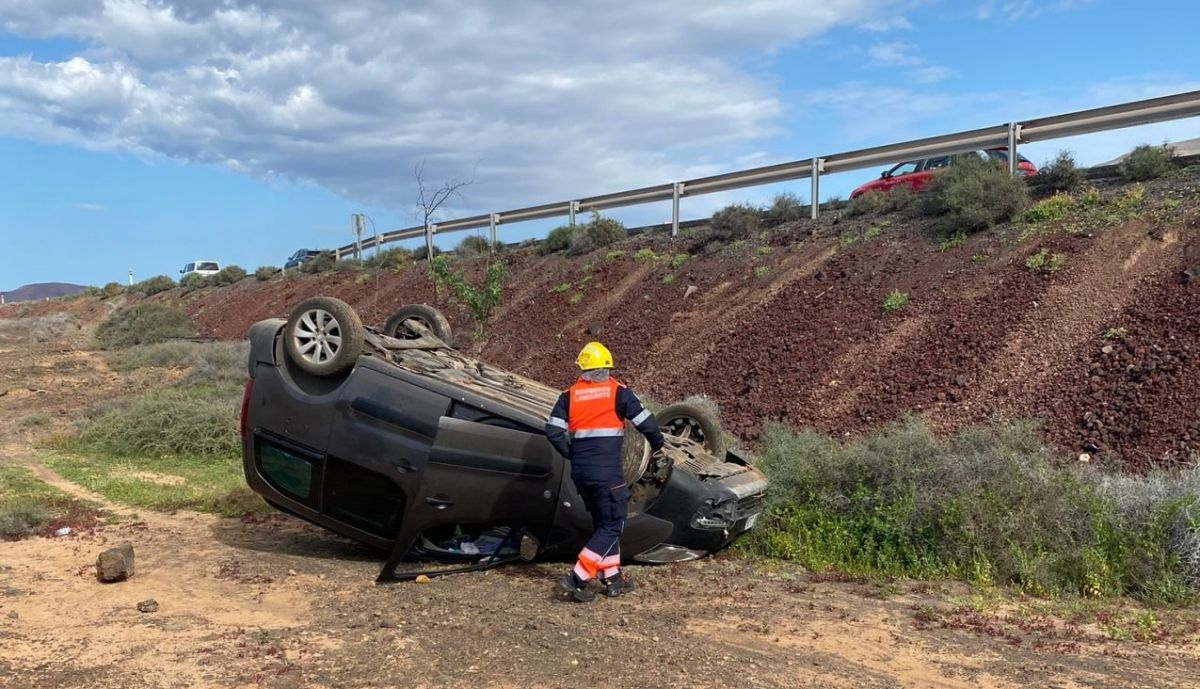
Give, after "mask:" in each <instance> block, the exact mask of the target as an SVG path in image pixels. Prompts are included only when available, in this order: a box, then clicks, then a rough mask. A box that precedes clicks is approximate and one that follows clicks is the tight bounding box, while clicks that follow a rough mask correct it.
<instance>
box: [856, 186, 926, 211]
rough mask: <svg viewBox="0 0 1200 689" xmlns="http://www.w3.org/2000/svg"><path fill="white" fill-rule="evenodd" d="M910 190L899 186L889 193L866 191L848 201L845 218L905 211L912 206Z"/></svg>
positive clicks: (912, 195) (912, 196)
mask: <svg viewBox="0 0 1200 689" xmlns="http://www.w3.org/2000/svg"><path fill="white" fill-rule="evenodd" d="M915 196H916V195H915V194H913V192H912V189H909V188H908V187H907V186H899V187H895V188H893V189H892V190H891V191H889V192H886V193H885V192H882V191H868V192H867V193H865V194H861V195H859V196H856V197H854V198H852V199H850V202H849V203H847V204H846V208H845V210H843V211H842V212H843V213H845V214H846V217H847V218H856V217H858V216H861V215H880V214H883V213H895V212H897V211H902V210H906V209H907V208H909V207H910V206H912V203H913V198H914V197H915Z"/></svg>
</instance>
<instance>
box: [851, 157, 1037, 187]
mask: <svg viewBox="0 0 1200 689" xmlns="http://www.w3.org/2000/svg"><path fill="white" fill-rule="evenodd" d="M962 156H978V157H980V158H984V159H987V160H994V161H996V162H997V163H998V164H1000V165H1004V166H1007V165H1008V149H1007V148H989V149H987V150H980V151H972V152H970V153H956V154H954V155H944V156H935V157H933V158H922V159H920V160H908V161H905V162H903V163H896V164H895V165H893V166H892V167H891V168H889V169H887V170H884V171H883V172H881V173H879V179H874V180H871V181H870V182H867V183H865V184H863V185H861V186H859V187H858V188H857V189H855V190H854V191H852V192H850V198H852V199H853V198H858V197H859V196H862V195H863V194H865V193H867V192H869V191H878V192H882V193H887V192H889V191H891V190H893V189H896V188H898V187H906V188H907V189H908V190H909V191H921V190H923V189H924V188H925V187H927V186H929V183H930V182H932V181H933V176H934V175H935V174H937V173H938V171H940V170H942V169H944V168H947V167H949V166H950V164H951V163H953V162H954V161H955V160H956V159H958V158H960V157H962ZM1017 171H1018V172H1019V173H1020V174H1021V175H1024V176H1025V177H1033V176H1034V175H1036V174H1037V167H1036V166H1035V165H1034V164H1033V163H1032V162H1030V160H1029V159H1028V158H1026V157H1025V156H1023V155H1021V154H1020V153H1018V154H1017Z"/></svg>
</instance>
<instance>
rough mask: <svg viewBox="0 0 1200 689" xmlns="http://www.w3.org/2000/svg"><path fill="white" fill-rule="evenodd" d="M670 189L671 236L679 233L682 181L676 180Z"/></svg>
mask: <svg viewBox="0 0 1200 689" xmlns="http://www.w3.org/2000/svg"><path fill="white" fill-rule="evenodd" d="M672 187H673V188H672V190H671V236H672V237H674V236H675V235H677V234H679V197H680V196H683V182H676V183H675V184H673V185H672Z"/></svg>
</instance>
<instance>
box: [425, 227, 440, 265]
mask: <svg viewBox="0 0 1200 689" xmlns="http://www.w3.org/2000/svg"><path fill="white" fill-rule="evenodd" d="M434 232H437V225H435V224H429V225H426V226H425V258H426V259H427V260H429V261H430V262H431V265H432V261H433V233H434Z"/></svg>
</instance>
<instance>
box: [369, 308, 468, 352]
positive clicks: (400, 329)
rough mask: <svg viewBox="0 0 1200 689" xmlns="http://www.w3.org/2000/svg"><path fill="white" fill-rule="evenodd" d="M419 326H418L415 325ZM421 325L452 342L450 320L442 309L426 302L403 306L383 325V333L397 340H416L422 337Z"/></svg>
mask: <svg viewBox="0 0 1200 689" xmlns="http://www.w3.org/2000/svg"><path fill="white" fill-rule="evenodd" d="M414 326H417V327H414ZM420 326H424V328H425V329H426V330H428V331H429V332H431V333H433V335H434V336H435V337H437V338H438V339H439V340H441V341H442V342H445V343H446V344H451V342H452V341H453V340H452V339H451V338H452V337H453V335H454V333H453V331H451V330H450V321H448V320H446V317H445V316H443V315H442V312H441V311H438V310H437V309H435V308H433V307H432V306H426V305H425V304H409V305H408V306H401V307H400V308H399V309H398V310H397V311H396V312H395V313H393V314H392V317H391V318H389V319H387V323H384V325H383V334H384V335H387V336H389V337H394V338H396V339H397V340H416V339H419V338H421V337H422V335H423V334H424V333H422V332H421V328H420Z"/></svg>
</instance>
